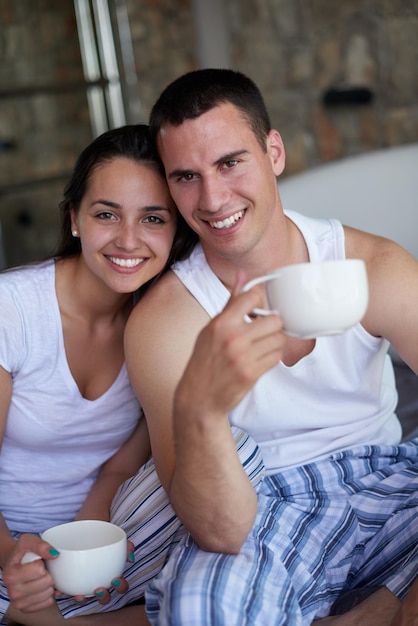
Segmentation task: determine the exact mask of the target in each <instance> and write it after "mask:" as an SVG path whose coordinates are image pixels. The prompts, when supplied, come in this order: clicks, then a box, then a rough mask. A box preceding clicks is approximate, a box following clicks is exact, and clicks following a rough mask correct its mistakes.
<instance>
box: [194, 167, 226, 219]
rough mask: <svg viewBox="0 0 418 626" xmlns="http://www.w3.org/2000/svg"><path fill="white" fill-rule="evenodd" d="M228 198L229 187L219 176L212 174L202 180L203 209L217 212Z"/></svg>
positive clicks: (201, 206)
mask: <svg viewBox="0 0 418 626" xmlns="http://www.w3.org/2000/svg"><path fill="white" fill-rule="evenodd" d="M228 198H229V191H228V188H227V186H226V184H225V182H224V181H222V179H220V178H219V177H218V176H210V177H207V178H205V179H204V180H203V181H202V187H201V193H200V206H199V208H200V209H201V210H202V211H210V212H211V213H215V212H216V211H219V209H220V208H221V207H222V206H224V205H225V204H226V203H227V201H228Z"/></svg>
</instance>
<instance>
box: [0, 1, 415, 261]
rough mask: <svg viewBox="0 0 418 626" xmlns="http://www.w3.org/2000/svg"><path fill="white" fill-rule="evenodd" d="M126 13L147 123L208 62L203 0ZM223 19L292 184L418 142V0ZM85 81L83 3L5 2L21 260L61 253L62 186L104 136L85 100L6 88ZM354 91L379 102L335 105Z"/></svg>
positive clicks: (245, 10)
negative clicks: (164, 93)
mask: <svg viewBox="0 0 418 626" xmlns="http://www.w3.org/2000/svg"><path fill="white" fill-rule="evenodd" d="M109 1H110V4H111V6H112V7H113V8H116V7H117V6H119V5H121V3H122V4H123V2H122V0H109ZM124 6H125V8H126V11H127V15H128V17H129V22H130V31H131V38H132V52H133V58H134V71H135V74H136V79H137V82H136V84H132V83H131V84H130V85H129V88H128V89H127V93H129V97H130V98H131V100H134V106H131V108H130V111H131V115H133V116H134V118H135V119H129V121H146V120H147V117H148V114H149V110H150V108H151V106H152V104H153V102H154V100H155V99H156V97H157V96H158V94H159V92H160V91H161V89H162V88H163V87H164V86H165V85H166V84H167V83H168V82H169V81H171V80H172V79H174V78H175V77H177V76H178V75H179V74H181V73H183V72H185V71H188V70H191V69H195V68H196V67H197V65H198V61H197V56H196V48H197V46H196V39H195V36H196V30H195V25H194V21H193V11H192V0H178V1H174V0H125V3H124ZM223 10H224V14H225V17H226V21H227V24H226V26H227V28H226V31H227V34H228V45H229V58H230V60H231V65H232V67H233V68H235V69H238V70H241V71H243V72H245V73H247V74H248V75H249V76H250V77H252V78H253V79H254V80H256V82H257V83H258V85H259V86H260V88H261V90H262V92H263V94H264V95H265V98H266V101H267V104H268V108H269V111H270V113H271V118H272V123H273V125H274V126H275V127H277V128H278V130H279V131H280V132H281V133H282V136H283V138H284V141H285V146H286V150H287V166H286V174H292V173H296V172H299V171H302V170H304V169H306V168H309V167H312V166H315V165H318V164H320V163H322V162H328V161H333V160H337V159H340V158H343V157H345V156H351V155H355V154H361V153H364V152H368V151H370V150H374V149H378V148H382V147H386V146H395V145H401V144H406V143H412V142H416V141H418V72H417V67H418V46H417V43H416V42H417V41H418V0H344V2H337V1H336V0H224V4H223ZM213 45H214V46H216V45H217V33H214V34H213ZM82 79H83V71H82V65H81V58H80V51H79V44H78V36H77V26H76V20H75V15H74V8H73V2H72V0H59V1H58V0H54V1H53V2H51V1H50V0H1V1H0V95H1V93H3V97H0V220H1V222H2V224H3V231H4V235H5V237H4V238H5V240H6V241H5V243H6V247H7V250H6V252H7V258H8V262H9V263H15V262H18V261H20V260H28V259H30V258H34V257H36V256H38V255H39V254H46V253H47V252H49V251H50V249H51V247H52V243H53V242H54V240H55V237H56V225H57V215H58V212H57V203H58V201H59V199H60V195H61V194H60V190H61V189H62V186H63V184H64V181H65V178H66V176H67V174H68V172H69V171H70V169H71V166H72V163H73V161H74V159H75V157H76V155H77V154H78V152H79V151H80V150H81V149H82V147H83V146H84V145H85V144H86V143H87V142H88V141H90V139H91V132H92V131H91V125H90V120H89V111H88V107H87V101H86V96H85V93H84V92H82V91H78V90H76V89H69V90H67V91H64V92H62V93H55V94H51V93H49V92H48V91H47V90H46V91H45V90H44V91H43V92H42V93H38V94H37V95H34V94H32V95H25V93H24V92H22V91H21V92H20V95H13V96H11V95H8V96H7V97H6V96H5V91H7V90H8V89H9V90H10V89H11V90H13V89H15V90H16V89H21V90H22V89H27V88H31V87H36V86H38V87H42V86H45V85H51V84H56V85H60V86H61V87H62V86H63V85H64V86H65V85H67V86H71V85H73V84H76V83H77V82H78V81H80V80H82ZM353 88H361V89H367V90H368V92H367V93H369V94H370V95H371V97H372V99H371V101H370V102H369V103H366V104H362V105H359V104H356V103H354V102H352V103H351V104H348V105H340V106H334V107H326V106H324V104H323V97H324V94H326V93H327V91H328V90H330V89H336V90H338V93H340V92H341V90H342V89H346V90H348V93H347V96H348V97H349V98H350V97H351V96H352V95H353V94H352V91H350V90H352V89H353ZM356 93H358V92H356ZM354 95H356V94H354ZM132 112H133V113H132ZM54 178H55V179H56V182H54V180H53V179H54ZM47 179H50V182H49V183H42V181H43V180H47ZM32 180H33V181H38V182H37V184H34V185H25V186H24V185H23V183H24V182H27V181H32Z"/></svg>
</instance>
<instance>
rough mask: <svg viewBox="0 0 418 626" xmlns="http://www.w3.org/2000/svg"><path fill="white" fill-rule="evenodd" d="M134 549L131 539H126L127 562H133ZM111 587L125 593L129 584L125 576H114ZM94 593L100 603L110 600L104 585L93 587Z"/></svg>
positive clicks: (78, 599)
mask: <svg viewBox="0 0 418 626" xmlns="http://www.w3.org/2000/svg"><path fill="white" fill-rule="evenodd" d="M134 549H135V546H134V544H133V543H132V541H129V539H128V555H127V559H126V560H127V562H128V563H134V562H135V555H134ZM111 587H112V588H113V589H116V591H117V592H118V593H126V592H127V591H128V589H129V584H128V581H127V580H125V578H122V577H120V578H115V579H114V580H112V581H111ZM94 595H95V598H96V600H97V601H98V602H99V603H100V604H108V603H109V602H110V591H109V589H106V588H105V587H99V588H98V589H95V590H94ZM76 600H77V601H81V600H82V598H81V597H79V596H77V598H76Z"/></svg>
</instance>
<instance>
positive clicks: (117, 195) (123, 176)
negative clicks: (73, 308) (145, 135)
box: [71, 157, 177, 293]
mask: <svg viewBox="0 0 418 626" xmlns="http://www.w3.org/2000/svg"><path fill="white" fill-rule="evenodd" d="M71 221H72V224H71V226H72V229H73V230H77V231H78V233H79V236H80V242H81V251H82V252H81V254H82V259H83V260H84V263H85V265H86V266H87V267H88V269H89V270H90V272H91V273H92V274H94V275H95V276H96V277H97V278H99V279H100V280H101V281H102V282H104V283H105V284H106V285H107V286H108V287H109V288H110V289H112V290H113V291H115V292H117V293H130V292H133V291H135V290H136V289H138V288H139V287H141V285H143V284H144V283H145V282H147V281H148V280H150V279H151V278H153V277H154V276H156V275H157V274H158V273H159V272H160V271H161V270H162V269H163V267H164V265H165V263H166V261H167V259H168V255H169V253H170V249H171V245H172V243H173V238H174V234H175V230H176V223H177V215H176V207H175V204H174V202H173V200H172V199H171V196H170V194H169V192H168V188H167V185H166V183H165V180H164V179H163V178H162V176H161V174H159V172H158V171H157V169H156V167H154V166H153V165H151V164H147V163H137V162H135V161H132V160H130V159H127V158H124V157H118V158H115V159H114V160H113V161H108V162H104V163H102V164H100V165H99V166H98V167H96V168H95V170H94V171H93V172H92V175H91V178H90V182H89V184H88V186H87V190H86V193H85V195H84V197H83V199H82V201H81V203H80V207H79V210H78V211H77V213H75V212H74V211H73V212H72V214H71Z"/></svg>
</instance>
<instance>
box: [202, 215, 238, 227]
mask: <svg viewBox="0 0 418 626" xmlns="http://www.w3.org/2000/svg"><path fill="white" fill-rule="evenodd" d="M243 215H244V211H238V213H234V215H231V217H227V218H226V219H224V220H222V221H219V222H209V224H210V226H211V227H212V228H229V227H230V226H232V225H233V224H235V222H238V220H240V219H241V217H242V216H243Z"/></svg>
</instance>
